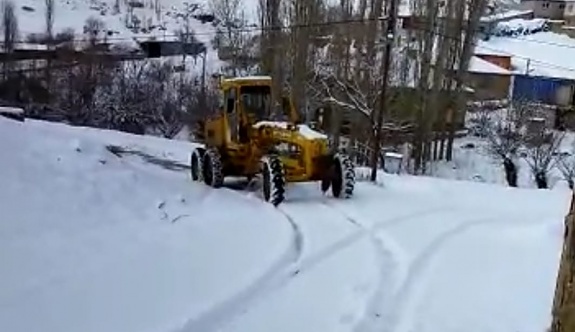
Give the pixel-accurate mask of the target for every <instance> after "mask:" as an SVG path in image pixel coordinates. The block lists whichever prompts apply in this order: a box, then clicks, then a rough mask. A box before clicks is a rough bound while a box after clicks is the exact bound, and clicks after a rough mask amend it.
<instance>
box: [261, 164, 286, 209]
mask: <svg viewBox="0 0 575 332" xmlns="http://www.w3.org/2000/svg"><path fill="white" fill-rule="evenodd" d="M262 180H263V185H262V189H263V196H264V200H265V201H266V202H270V203H272V204H273V205H274V206H278V205H279V204H280V203H281V202H283V201H284V200H285V185H286V180H285V173H284V168H283V164H282V162H281V160H280V159H279V158H278V157H277V156H267V157H264V158H263V160H262Z"/></svg>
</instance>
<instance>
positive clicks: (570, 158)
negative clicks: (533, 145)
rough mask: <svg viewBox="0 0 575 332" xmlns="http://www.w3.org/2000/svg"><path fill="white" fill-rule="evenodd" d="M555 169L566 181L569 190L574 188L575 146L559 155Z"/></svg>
mask: <svg viewBox="0 0 575 332" xmlns="http://www.w3.org/2000/svg"><path fill="white" fill-rule="evenodd" d="M557 168H558V169H559V172H561V175H562V176H563V179H564V180H565V181H567V184H568V185H569V188H570V189H574V188H575V144H572V145H571V150H570V151H569V152H563V153H560V154H559V157H558V160H557Z"/></svg>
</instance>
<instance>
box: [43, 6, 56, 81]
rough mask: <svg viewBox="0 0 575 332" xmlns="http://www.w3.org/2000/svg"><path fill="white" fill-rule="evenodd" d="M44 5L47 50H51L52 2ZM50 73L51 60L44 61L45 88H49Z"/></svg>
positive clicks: (52, 27) (52, 34)
mask: <svg viewBox="0 0 575 332" xmlns="http://www.w3.org/2000/svg"><path fill="white" fill-rule="evenodd" d="M45 4H46V12H45V19H46V41H47V44H48V49H51V48H52V44H53V41H54V31H53V30H54V0H45ZM51 71H52V60H51V59H47V60H46V73H45V78H46V86H48V87H50V86H51V84H50V83H51V81H52V78H51Z"/></svg>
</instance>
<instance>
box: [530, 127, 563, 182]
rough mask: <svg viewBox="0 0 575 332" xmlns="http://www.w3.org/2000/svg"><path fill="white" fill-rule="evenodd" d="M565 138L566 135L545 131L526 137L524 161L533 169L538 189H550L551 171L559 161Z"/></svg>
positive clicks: (532, 172)
mask: <svg viewBox="0 0 575 332" xmlns="http://www.w3.org/2000/svg"><path fill="white" fill-rule="evenodd" d="M564 137H565V134H564V133H559V132H552V131H547V130H545V131H543V132H538V133H536V134H533V135H528V136H527V137H526V151H525V154H524V157H523V158H524V159H525V161H526V162H527V164H528V165H529V168H530V169H531V174H532V175H533V178H534V179H535V183H536V184H537V188H539V189H547V188H549V183H548V179H547V178H548V175H549V171H551V169H552V168H553V167H554V166H555V163H556V162H557V160H558V151H557V150H558V148H559V146H560V145H561V142H562V141H563V138H564Z"/></svg>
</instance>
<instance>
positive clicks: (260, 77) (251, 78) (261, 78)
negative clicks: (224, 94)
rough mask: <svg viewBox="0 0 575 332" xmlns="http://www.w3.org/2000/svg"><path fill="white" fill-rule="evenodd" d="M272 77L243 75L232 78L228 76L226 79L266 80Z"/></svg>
mask: <svg viewBox="0 0 575 332" xmlns="http://www.w3.org/2000/svg"><path fill="white" fill-rule="evenodd" d="M271 79H272V77H271V76H243V77H241V76H240V77H232V78H226V79H225V80H226V81H240V80H241V81H265V80H271Z"/></svg>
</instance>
